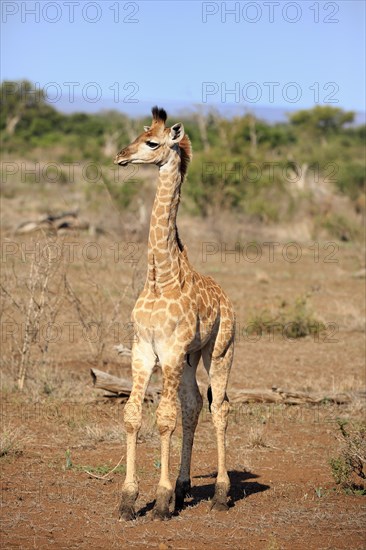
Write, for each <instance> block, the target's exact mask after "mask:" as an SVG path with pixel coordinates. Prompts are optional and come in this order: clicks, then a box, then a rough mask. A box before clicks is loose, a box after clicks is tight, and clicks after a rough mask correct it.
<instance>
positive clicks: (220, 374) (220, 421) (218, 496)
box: [202, 341, 234, 510]
mask: <svg viewBox="0 0 366 550" xmlns="http://www.w3.org/2000/svg"><path fill="white" fill-rule="evenodd" d="M211 349H212V347H211V348H210V347H208V348H206V350H203V352H202V356H203V362H204V365H205V368H206V370H207V372H208V374H209V377H210V386H209V389H208V391H207V397H208V401H209V406H210V411H211V413H212V421H213V424H214V426H215V431H216V438H217V454H218V468H217V478H216V484H215V494H214V497H213V499H212V501H211V509H214V510H227V509H228V503H227V495H228V492H229V489H230V480H229V476H228V474H227V469H226V429H227V425H228V417H229V410H230V406H229V400H228V397H227V395H226V388H227V383H228V378H229V374H230V369H231V364H232V360H233V353H234V343H233V341H232V342H230V344H229V345H228V347H227V348H226V349H225V352H224V353H223V354H222V355H220V356H215V354H214V352H215V347H214V349H213V352H212V351H211Z"/></svg>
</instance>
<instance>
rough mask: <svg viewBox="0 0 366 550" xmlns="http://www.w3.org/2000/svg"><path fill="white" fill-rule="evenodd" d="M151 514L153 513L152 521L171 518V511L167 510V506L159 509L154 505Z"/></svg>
mask: <svg viewBox="0 0 366 550" xmlns="http://www.w3.org/2000/svg"><path fill="white" fill-rule="evenodd" d="M152 515H153V520H154V521H165V520H167V519H170V518H171V513H170V512H169V508H164V509H162V510H161V509H160V508H156V507H155V508H154V509H153V513H152Z"/></svg>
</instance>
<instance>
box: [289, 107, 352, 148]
mask: <svg viewBox="0 0 366 550" xmlns="http://www.w3.org/2000/svg"><path fill="white" fill-rule="evenodd" d="M354 118H355V114H354V112H352V111H344V110H343V109H340V108H338V107H331V106H330V105H316V106H315V107H314V108H313V109H309V110H302V111H297V112H296V113H294V114H293V115H290V123H291V124H292V125H293V126H295V127H296V128H298V129H299V130H300V131H303V132H304V133H306V134H308V135H309V136H310V137H312V138H314V137H315V138H317V139H320V141H321V143H322V144H323V145H325V144H326V143H327V140H328V139H329V137H330V136H331V135H332V134H337V133H339V132H341V131H342V130H343V128H344V125H345V124H349V123H352V122H353V121H354Z"/></svg>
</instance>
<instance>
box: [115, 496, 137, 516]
mask: <svg viewBox="0 0 366 550" xmlns="http://www.w3.org/2000/svg"><path fill="white" fill-rule="evenodd" d="M136 498H137V494H134V493H131V494H130V493H127V494H122V500H121V504H120V506H119V512H118V515H119V519H120V520H122V519H123V520H125V521H130V520H131V519H135V518H136V513H135V501H136Z"/></svg>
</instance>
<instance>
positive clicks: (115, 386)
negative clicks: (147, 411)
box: [90, 369, 161, 402]
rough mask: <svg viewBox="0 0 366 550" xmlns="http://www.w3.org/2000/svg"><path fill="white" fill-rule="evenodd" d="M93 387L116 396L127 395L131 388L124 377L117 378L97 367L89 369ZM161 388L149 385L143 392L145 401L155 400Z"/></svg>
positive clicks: (130, 384)
mask: <svg viewBox="0 0 366 550" xmlns="http://www.w3.org/2000/svg"><path fill="white" fill-rule="evenodd" d="M90 374H91V377H92V379H93V385H94V387H95V388H100V389H102V390H106V391H109V392H111V393H114V394H116V395H118V397H129V395H130V393H131V390H132V383H131V382H130V381H129V380H127V379H126V378H118V377H117V376H113V375H112V374H108V373H107V372H103V371H101V370H98V369H90ZM160 393H161V389H160V388H158V387H157V386H149V387H148V389H147V391H146V393H145V401H153V402H154V401H156V399H157V397H158V395H159V394H160Z"/></svg>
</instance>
